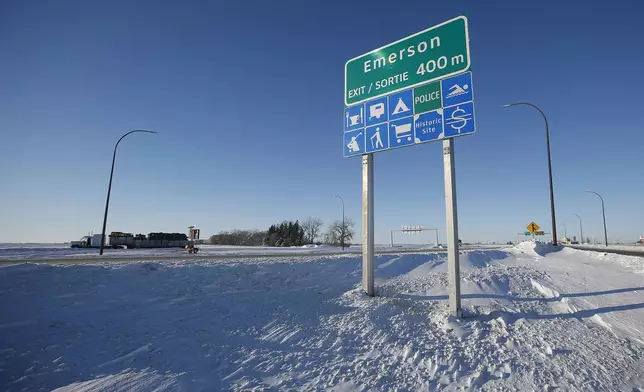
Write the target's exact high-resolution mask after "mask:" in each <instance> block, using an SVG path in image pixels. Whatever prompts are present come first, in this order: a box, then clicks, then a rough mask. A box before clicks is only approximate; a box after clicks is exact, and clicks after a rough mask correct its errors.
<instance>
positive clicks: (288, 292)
mask: <svg viewBox="0 0 644 392" xmlns="http://www.w3.org/2000/svg"><path fill="white" fill-rule="evenodd" d="M533 245H534V247H530V245H524V244H521V245H520V246H517V247H514V248H511V249H508V250H506V251H498V250H479V251H470V252H464V253H463V254H462V255H461V267H462V291H463V311H464V314H465V317H464V318H463V319H460V320H457V319H454V318H451V317H450V316H449V309H448V304H447V278H448V277H447V268H446V260H445V255H444V254H436V253H430V254H390V255H383V256H379V257H378V258H377V260H376V282H377V288H378V296H377V297H375V298H369V297H367V296H365V295H364V294H363V293H362V291H361V289H360V288H359V283H360V279H361V264H360V263H361V259H360V257H357V256H324V255H317V256H308V257H299V258H279V259H275V258H273V259H261V258H258V259H248V260H232V261H195V260H191V261H167V262H165V261H164V262H158V263H156V262H148V263H131V264H105V265H96V264H94V265H85V266H78V265H73V266H63V265H61V266H52V265H33V264H23V265H18V266H12V267H6V268H0V308H1V309H3V312H2V316H3V318H2V320H1V321H0V331H1V333H0V390H3V391H22V390H56V388H59V389H58V391H66V392H71V391H74V392H78V391H90V390H91V391H93V390H100V391H131V390H137V391H176V390H181V391H207V390H238V391H242V390H243V391H248V390H257V391H260V390H293V389H297V390H321V391H325V390H326V391H354V390H355V391H368V390H376V391H380V390H383V391H384V390H431V391H434V390H449V391H452V390H481V389H482V390H507V389H510V390H521V391H524V390H526V391H527V390H566V391H568V390H571V391H575V390H580V391H582V390H583V391H585V390H626V391H633V390H638V389H634V388H640V389H643V388H644V378H643V376H642V371H641V369H644V342H642V341H641V336H642V330H644V327H643V326H644V305H642V304H644V288H643V287H641V286H643V284H642V282H641V275H640V274H637V273H635V272H634V270H633V269H632V268H631V267H630V266H631V264H632V263H629V264H627V265H626V264H622V263H621V262H620V260H619V259H612V260H611V261H607V260H600V259H597V258H593V257H592V256H590V255H589V253H588V252H580V251H574V250H570V249H563V250H561V249H559V250H558V251H557V252H544V251H543V249H541V248H539V246H538V245H535V244H533ZM16 304H19V306H16ZM8 309H10V311H9V310H8ZM5 310H6V311H5Z"/></svg>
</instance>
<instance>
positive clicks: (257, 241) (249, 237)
mask: <svg viewBox="0 0 644 392" xmlns="http://www.w3.org/2000/svg"><path fill="white" fill-rule="evenodd" d="M265 234H266V232H265V231H260V230H232V231H222V232H219V233H218V234H215V235H212V236H210V244H211V245H240V246H261V245H263V243H264V235H265Z"/></svg>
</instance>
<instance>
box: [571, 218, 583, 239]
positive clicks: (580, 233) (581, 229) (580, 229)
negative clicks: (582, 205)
mask: <svg viewBox="0 0 644 392" xmlns="http://www.w3.org/2000/svg"><path fill="white" fill-rule="evenodd" d="M573 215H574V216H576V217H577V218H579V236H580V237H581V238H579V243H580V244H583V243H584V228H583V227H582V226H581V216H579V215H577V214H573Z"/></svg>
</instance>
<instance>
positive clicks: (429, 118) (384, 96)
mask: <svg viewBox="0 0 644 392" xmlns="http://www.w3.org/2000/svg"><path fill="white" fill-rule="evenodd" d="M344 75H345V78H344V87H345V88H344V104H345V108H344V115H343V122H344V125H343V129H344V132H343V139H342V149H343V156H344V157H345V158H349V157H354V156H362V288H363V290H364V291H365V293H366V294H367V295H369V296H374V295H376V288H375V285H374V273H375V261H374V196H373V195H374V177H373V175H374V153H377V152H381V151H387V150H391V149H394V148H399V147H407V146H413V145H417V144H424V143H429V142H435V141H442V142H443V165H444V182H445V213H446V225H447V247H448V251H447V253H448V270H449V305H450V313H451V314H452V315H454V316H456V317H460V315H461V303H460V302H461V301H460V297H461V295H460V294H461V292H460V271H459V249H458V248H459V244H458V213H457V202H456V168H455V158H454V138H455V137H457V136H464V135H470V134H472V133H474V132H475V112H474V95H473V87H472V72H471V70H470V46H469V33H468V24H467V18H466V17H465V16H458V17H456V18H453V19H450V20H448V21H446V22H443V23H440V24H438V25H436V26H433V27H430V28H428V29H425V30H423V31H420V32H418V33H416V34H412V35H410V36H408V37H405V38H403V39H400V40H398V41H395V42H393V43H390V44H388V45H385V46H383V47H380V48H378V49H375V50H372V51H370V52H368V53H365V54H363V55H360V56H357V57H354V58H352V59H350V60H349V61H347V62H346V64H345V68H344ZM392 245H393V234H392Z"/></svg>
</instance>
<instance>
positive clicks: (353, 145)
mask: <svg viewBox="0 0 644 392" xmlns="http://www.w3.org/2000/svg"><path fill="white" fill-rule="evenodd" d="M364 141H365V135H364V128H362V129H356V130H355V131H348V132H345V133H344V143H343V144H344V156H345V157H351V156H354V155H362V154H364V153H365V151H364V147H365V143H364Z"/></svg>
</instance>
